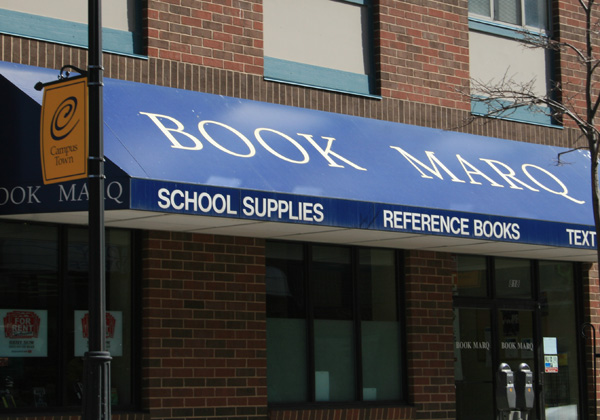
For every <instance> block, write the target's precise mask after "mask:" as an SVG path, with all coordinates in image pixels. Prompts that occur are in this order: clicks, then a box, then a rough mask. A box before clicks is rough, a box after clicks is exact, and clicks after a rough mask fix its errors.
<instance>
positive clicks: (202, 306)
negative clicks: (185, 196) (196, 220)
mask: <svg viewBox="0 0 600 420" xmlns="http://www.w3.org/2000/svg"><path fill="white" fill-rule="evenodd" d="M144 236H145V238H144V244H143V362H142V370H143V371H142V377H143V383H142V387H143V407H144V408H145V409H148V410H149V411H150V416H151V417H152V418H153V419H167V418H178V419H183V418H198V417H210V418H217V417H223V418H229V419H233V418H240V419H241V418H243V419H250V418H265V416H266V414H267V412H266V406H267V384H266V366H267V363H266V334H265V328H266V320H265V314H266V312H265V283H264V271H265V265H264V264H265V259H264V241H263V240H260V239H250V238H232V237H221V236H212V235H199V234H191V233H170V232H146V233H145V235H144Z"/></svg>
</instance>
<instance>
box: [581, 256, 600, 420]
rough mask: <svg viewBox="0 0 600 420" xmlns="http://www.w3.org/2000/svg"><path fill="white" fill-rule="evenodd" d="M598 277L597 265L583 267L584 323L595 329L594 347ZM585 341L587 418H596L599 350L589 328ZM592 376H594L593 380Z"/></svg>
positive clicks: (599, 326)
mask: <svg viewBox="0 0 600 420" xmlns="http://www.w3.org/2000/svg"><path fill="white" fill-rule="evenodd" d="M599 280H600V279H599V277H598V264H584V265H583V285H582V289H583V302H584V320H583V321H584V322H589V323H591V324H592V325H593V326H594V328H595V329H596V340H597V343H596V346H597V347H600V346H599V343H600V285H599ZM584 332H585V334H586V336H587V337H588V338H589V339H588V340H587V349H586V356H587V358H586V371H587V386H588V405H589V415H588V418H597V414H598V411H599V410H598V404H599V402H598V401H599V400H600V390H599V389H598V387H596V389H594V386H593V385H594V383H596V384H600V376H599V375H598V373H599V372H594V357H595V354H597V353H600V348H596V349H594V347H593V344H594V341H593V336H594V332H593V330H592V329H590V328H586V329H585V330H584ZM596 363H597V367H598V368H600V360H598V359H596ZM594 375H595V376H596V377H595V378H594Z"/></svg>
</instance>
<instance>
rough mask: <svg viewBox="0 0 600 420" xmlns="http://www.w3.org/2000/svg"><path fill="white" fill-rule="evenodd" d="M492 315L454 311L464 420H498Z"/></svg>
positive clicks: (459, 409)
mask: <svg viewBox="0 0 600 420" xmlns="http://www.w3.org/2000/svg"><path fill="white" fill-rule="evenodd" d="M490 320H491V312H490V310H489V309H481V308H456V309H454V360H455V362H454V378H455V384H456V412H457V418H458V419H460V420H471V419H473V420H475V419H477V420H494V418H495V415H494V400H493V398H494V383H493V379H494V369H493V357H492V352H491V349H492V330H491V322H490Z"/></svg>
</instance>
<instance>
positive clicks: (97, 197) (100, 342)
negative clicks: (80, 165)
mask: <svg viewBox="0 0 600 420" xmlns="http://www.w3.org/2000/svg"><path fill="white" fill-rule="evenodd" d="M101 12H102V7H101V0H89V3H88V91H89V112H90V114H89V115H90V118H89V148H90V154H89V162H88V166H89V169H88V170H89V175H88V188H89V210H88V213H89V250H90V253H89V286H88V287H89V292H88V293H89V294H88V306H89V349H88V351H87V353H86V354H85V357H84V370H83V374H84V378H83V379H84V381H83V385H84V389H83V394H84V395H83V407H82V417H83V420H110V418H111V407H110V360H111V357H110V353H109V352H108V351H106V279H105V249H104V248H105V246H104V245H105V235H104V178H105V175H104V132H103V119H104V116H103V85H104V82H103V78H102V75H103V73H102V72H103V70H104V69H103V67H102V13H101Z"/></svg>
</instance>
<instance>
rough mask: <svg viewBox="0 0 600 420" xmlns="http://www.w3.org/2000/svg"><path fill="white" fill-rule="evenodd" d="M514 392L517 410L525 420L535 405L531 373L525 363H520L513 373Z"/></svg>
mask: <svg viewBox="0 0 600 420" xmlns="http://www.w3.org/2000/svg"><path fill="white" fill-rule="evenodd" d="M515 391H516V394H517V409H518V410H519V411H520V412H521V413H522V417H523V419H524V420H527V419H528V417H529V412H530V411H531V410H532V409H533V406H534V403H535V393H534V391H533V372H532V371H531V369H530V368H529V365H528V364H527V363H521V364H520V365H519V369H518V370H517V372H516V373H515Z"/></svg>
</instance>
